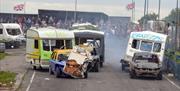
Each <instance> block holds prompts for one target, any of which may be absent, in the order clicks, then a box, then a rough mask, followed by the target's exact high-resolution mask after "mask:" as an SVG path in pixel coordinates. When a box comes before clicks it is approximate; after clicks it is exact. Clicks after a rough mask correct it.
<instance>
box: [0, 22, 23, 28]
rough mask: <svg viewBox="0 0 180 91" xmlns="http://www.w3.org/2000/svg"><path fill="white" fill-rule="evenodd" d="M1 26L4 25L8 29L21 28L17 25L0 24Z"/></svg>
mask: <svg viewBox="0 0 180 91" xmlns="http://www.w3.org/2000/svg"><path fill="white" fill-rule="evenodd" d="M0 25H3V27H8V28H20V25H19V24H17V23H0Z"/></svg>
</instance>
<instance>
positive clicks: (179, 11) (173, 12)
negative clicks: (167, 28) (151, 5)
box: [164, 8, 180, 23]
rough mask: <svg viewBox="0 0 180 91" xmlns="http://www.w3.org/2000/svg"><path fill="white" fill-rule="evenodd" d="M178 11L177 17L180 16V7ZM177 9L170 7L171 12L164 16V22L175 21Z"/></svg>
mask: <svg viewBox="0 0 180 91" xmlns="http://www.w3.org/2000/svg"><path fill="white" fill-rule="evenodd" d="M178 13H179V17H180V8H179V9H178ZM177 18H178V17H177V10H176V9H172V10H171V13H170V14H169V15H168V16H167V17H165V18H164V20H165V21H166V22H169V23H172V22H176V20H177ZM179 22H180V18H179Z"/></svg>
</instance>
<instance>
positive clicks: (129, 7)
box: [126, 2, 135, 10]
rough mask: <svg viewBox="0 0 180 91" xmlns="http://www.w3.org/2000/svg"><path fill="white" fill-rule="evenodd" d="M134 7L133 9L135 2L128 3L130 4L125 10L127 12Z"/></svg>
mask: <svg viewBox="0 0 180 91" xmlns="http://www.w3.org/2000/svg"><path fill="white" fill-rule="evenodd" d="M134 7H135V2H133V3H130V4H128V5H127V6H126V8H127V9H128V10H130V9H133V8H134Z"/></svg>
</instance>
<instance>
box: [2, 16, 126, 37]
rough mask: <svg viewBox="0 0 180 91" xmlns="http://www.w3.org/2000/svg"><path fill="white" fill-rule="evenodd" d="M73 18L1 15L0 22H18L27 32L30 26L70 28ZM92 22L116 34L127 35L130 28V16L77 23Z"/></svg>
mask: <svg viewBox="0 0 180 91" xmlns="http://www.w3.org/2000/svg"><path fill="white" fill-rule="evenodd" d="M74 22H75V21H74V20H73V19H64V18H58V17H53V16H11V17H0V23H18V24H19V25H20V26H21V28H22V30H23V31H24V32H26V31H27V30H28V29H29V28H30V27H46V26H53V27H56V28H63V29H69V28H71V26H72V24H74ZM85 22H90V23H93V24H95V25H97V26H98V27H99V28H100V30H103V31H109V32H112V33H113V34H114V35H116V36H122V35H126V33H127V30H128V23H129V18H126V17H125V18H123V17H115V18H111V17H110V18H109V20H108V21H106V22H105V21H103V20H100V21H98V20H92V21H90V20H88V21H87V19H82V18H81V19H77V20H76V23H85Z"/></svg>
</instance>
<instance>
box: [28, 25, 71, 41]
mask: <svg viewBox="0 0 180 91" xmlns="http://www.w3.org/2000/svg"><path fill="white" fill-rule="evenodd" d="M27 37H30V38H45V39H47V38H48V39H57V38H74V33H73V32H72V31H69V30H65V29H56V28H54V27H46V28H30V29H29V30H28V31H27Z"/></svg>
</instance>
